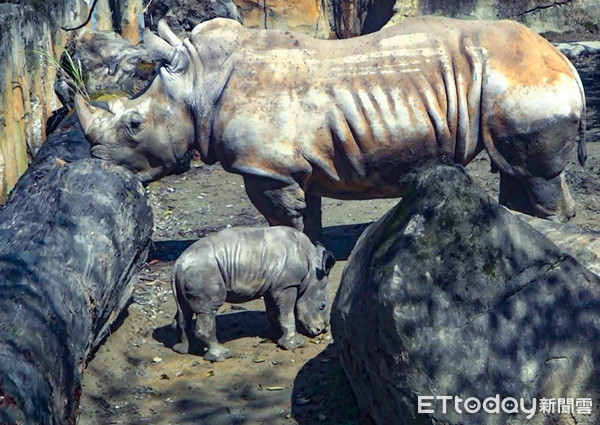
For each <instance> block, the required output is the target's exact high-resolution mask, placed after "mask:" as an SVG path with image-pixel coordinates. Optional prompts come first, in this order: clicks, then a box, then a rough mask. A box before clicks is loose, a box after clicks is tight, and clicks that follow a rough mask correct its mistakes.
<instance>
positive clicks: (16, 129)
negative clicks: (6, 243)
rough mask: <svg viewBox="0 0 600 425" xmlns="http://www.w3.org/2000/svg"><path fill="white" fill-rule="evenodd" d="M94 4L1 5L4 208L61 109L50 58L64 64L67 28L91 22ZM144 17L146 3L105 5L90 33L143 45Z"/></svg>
mask: <svg viewBox="0 0 600 425" xmlns="http://www.w3.org/2000/svg"><path fill="white" fill-rule="evenodd" d="M91 2H92V0H88V1H86V0H9V1H6V0H0V63H2V66H1V67H0V204H3V203H4V202H5V201H6V195H7V192H8V191H9V190H10V189H11V188H12V187H13V186H14V185H15V183H16V181H17V179H18V178H19V176H20V175H21V174H23V172H24V171H25V170H26V169H27V166H28V163H29V161H30V160H31V158H32V156H33V155H34V154H35V153H36V152H37V150H38V149H39V147H40V145H41V143H42V141H43V140H45V139H46V134H45V133H46V132H45V123H46V119H47V118H48V117H49V116H50V114H51V113H52V111H53V110H54V109H57V108H58V107H59V106H60V103H59V102H58V100H57V98H56V96H55V95H54V92H53V84H54V81H55V78H56V69H55V67H54V66H53V65H52V64H51V61H50V60H48V58H55V59H58V58H59V57H60V54H61V53H62V48H63V46H64V45H65V44H66V42H67V41H68V39H69V38H70V37H71V36H72V35H73V34H74V33H75V32H74V31H73V32H66V31H63V30H61V27H63V26H65V27H74V26H78V25H79V24H81V23H83V22H85V20H86V18H87V16H88V12H89V8H90V6H91ZM141 12H142V0H108V1H106V0H99V1H98V4H97V7H96V10H95V13H94V14H93V16H92V19H91V20H90V22H89V23H88V25H87V27H89V28H94V29H99V30H112V29H116V30H118V31H119V32H120V33H121V34H122V35H123V36H125V37H127V38H129V39H131V40H132V41H134V42H137V41H138V40H139V23H140V22H141V19H140V18H139V17H141ZM40 52H43V53H40ZM45 55H49V56H48V58H44V56H45Z"/></svg>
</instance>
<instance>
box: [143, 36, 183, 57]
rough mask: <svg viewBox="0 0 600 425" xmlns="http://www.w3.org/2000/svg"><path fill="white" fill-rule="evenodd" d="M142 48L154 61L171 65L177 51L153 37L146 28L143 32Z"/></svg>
mask: <svg viewBox="0 0 600 425" xmlns="http://www.w3.org/2000/svg"><path fill="white" fill-rule="evenodd" d="M144 46H145V47H146V50H148V54H149V55H150V57H151V58H152V59H154V60H155V61H164V62H166V63H171V62H173V60H174V59H175V55H176V53H177V50H176V49H175V48H174V47H173V46H171V45H170V44H169V43H167V42H166V41H165V40H163V39H162V38H160V37H158V36H157V35H154V34H153V33H152V31H150V30H149V29H148V28H146V29H145V30H144Z"/></svg>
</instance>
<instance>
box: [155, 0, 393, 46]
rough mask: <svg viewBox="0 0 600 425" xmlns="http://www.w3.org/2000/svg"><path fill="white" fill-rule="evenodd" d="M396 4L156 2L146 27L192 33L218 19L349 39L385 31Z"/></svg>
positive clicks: (341, 0) (348, 0)
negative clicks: (163, 23) (163, 26)
mask: <svg viewBox="0 0 600 425" xmlns="http://www.w3.org/2000/svg"><path fill="white" fill-rule="evenodd" d="M393 5H394V3H393V2H391V1H373V0H325V1H321V0H295V1H285V0H167V1H161V2H152V3H150V6H149V8H148V12H147V13H146V15H145V19H146V26H147V27H149V28H152V29H155V28H156V25H157V24H158V20H159V19H160V18H162V17H165V18H166V19H167V22H168V23H169V25H170V26H171V28H173V30H174V31H175V32H184V31H191V30H192V29H193V28H194V27H195V26H196V25H197V24H199V23H200V22H203V21H205V20H208V19H212V18H215V17H223V18H231V19H236V20H237V21H239V22H243V23H244V25H246V26H247V27H249V28H260V29H274V28H277V29H287V30H291V31H298V32H302V33H305V34H309V35H311V36H314V37H317V38H326V39H328V38H348V37H355V36H357V35H360V34H363V33H368V32H373V31H376V30H378V29H379V28H381V27H382V26H383V25H384V24H385V23H386V22H387V21H388V19H389V18H390V17H391V16H392V14H393V10H392V7H393Z"/></svg>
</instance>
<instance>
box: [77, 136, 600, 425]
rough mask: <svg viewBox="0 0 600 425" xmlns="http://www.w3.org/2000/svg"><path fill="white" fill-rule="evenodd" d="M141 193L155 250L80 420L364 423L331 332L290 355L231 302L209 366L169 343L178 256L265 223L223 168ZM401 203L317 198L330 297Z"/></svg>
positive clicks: (594, 204)
mask: <svg viewBox="0 0 600 425" xmlns="http://www.w3.org/2000/svg"><path fill="white" fill-rule="evenodd" d="M588 147H589V156H590V157H589V160H588V165H587V167H586V168H585V169H582V168H581V167H580V166H579V165H577V164H576V163H575V158H573V163H572V164H571V165H570V167H569V170H568V181H569V185H570V188H571V191H572V193H573V196H574V198H575V201H576V202H577V205H578V215H577V217H575V218H574V219H573V220H572V222H573V223H575V224H578V225H582V226H586V227H591V228H596V229H600V223H598V220H599V217H600V216H599V215H598V210H599V209H600V203H599V202H598V201H599V199H598V198H599V196H600V179H599V174H600V170H599V168H598V159H597V158H600V144H598V143H595V144H589V145H588ZM573 156H575V155H573ZM467 168H468V169H469V171H470V173H471V174H473V175H474V176H475V180H476V181H477V182H478V183H479V184H480V185H482V186H483V187H484V188H485V189H486V190H487V191H488V192H490V193H491V194H497V185H498V178H497V175H493V174H491V173H490V172H489V162H488V160H487V156H486V155H485V154H481V155H480V156H479V157H478V158H476V159H475V160H474V161H473V162H472V163H471V164H470V165H469V167H467ZM148 193H149V197H150V201H151V205H152V208H153V211H154V217H155V231H154V250H153V252H152V253H151V255H150V258H149V259H148V263H147V265H146V266H145V267H144V269H143V270H142V272H141V274H140V276H139V279H138V281H137V283H136V284H135V293H134V296H133V299H132V302H131V304H130V305H129V308H128V311H127V312H126V313H125V314H123V315H122V320H120V321H119V323H117V324H116V325H115V326H114V327H113V330H112V333H111V335H110V336H109V337H108V338H107V340H106V342H105V344H104V345H103V346H102V347H101V348H100V349H99V351H98V352H97V353H96V355H95V358H94V359H93V360H92V361H91V362H90V364H89V366H88V368H87V370H86V372H85V374H84V380H83V385H84V388H83V396H82V400H81V418H80V421H79V423H80V424H94V425H96V424H98V425H101V424H102V425H104V424H206V425H221V424H223V425H230V424H242V423H246V424H301V425H309V424H335V425H358V424H365V425H370V424H371V422H370V421H369V420H368V419H367V418H363V417H361V416H360V414H359V412H358V409H357V407H356V403H355V400H354V399H353V396H352V393H351V390H350V388H349V385H348V382H347V381H346V378H345V376H344V374H343V371H342V368H341V366H340V364H339V362H338V360H337V355H336V348H335V346H334V344H333V343H332V341H331V335H330V334H329V333H328V334H325V335H322V336H320V337H318V338H316V339H312V340H310V343H309V344H308V346H307V347H305V348H302V349H298V350H296V351H294V352H291V351H284V350H281V349H279V348H278V347H277V346H276V345H275V343H274V342H273V341H271V340H269V339H268V338H267V337H266V333H265V331H266V328H267V319H266V316H265V313H264V305H263V303H262V301H260V300H258V301H253V302H250V303H246V304H242V305H236V306H232V305H228V304H227V305H225V306H223V308H222V310H221V311H220V313H221V314H220V315H219V316H218V319H217V326H218V335H219V339H220V340H221V341H222V342H224V343H225V344H226V345H227V346H228V347H230V348H231V349H232V351H233V352H234V353H235V357H233V358H231V359H228V360H227V361H225V362H223V363H210V362H207V361H204V360H203V358H202V347H199V346H196V347H193V349H194V350H193V354H189V355H181V354H178V353H175V352H174V351H172V350H171V349H170V348H169V347H170V346H172V344H173V343H174V340H173V338H174V335H173V331H171V329H170V327H169V324H170V322H171V320H172V318H173V315H174V312H175V303H174V299H173V296H172V294H171V287H170V273H171V267H172V265H173V260H174V259H175V258H177V256H178V255H179V254H180V253H181V252H182V251H183V250H184V249H185V247H187V246H188V245H189V244H190V243H192V242H193V241H194V240H197V239H198V238H199V237H203V236H205V235H207V234H209V233H212V232H215V231H217V230H219V229H221V228H224V227H227V226H241V225H246V226H264V225H266V222H265V220H264V219H263V217H262V216H261V215H260V214H259V213H258V212H257V211H256V210H255V209H254V207H253V206H252V205H251V204H250V202H249V201H248V199H247V197H246V194H245V191H244V188H243V185H242V179H241V177H239V176H237V175H233V174H229V173H226V172H225V171H223V170H222V169H221V168H220V167H218V166H213V167H207V166H203V165H201V164H200V163H194V164H193V168H192V169H191V170H190V171H189V172H187V173H186V174H183V175H180V176H171V177H167V178H164V179H163V180H161V181H160V182H155V183H153V184H151V185H150V186H149V187H148ZM494 196H497V195H494ZM397 202H398V200H397V199H396V200H394V199H389V200H371V201H338V200H334V199H325V200H324V202H323V212H324V214H323V224H324V226H325V238H324V239H325V243H326V245H327V246H328V247H329V248H330V249H332V250H333V251H334V254H335V255H336V257H337V258H338V260H339V261H338V263H337V264H336V266H335V267H334V269H333V271H332V273H331V279H330V280H331V287H330V292H331V297H330V298H331V299H333V296H334V294H335V291H336V289H337V287H338V285H339V281H340V277H341V273H342V270H343V268H344V265H345V263H346V261H345V260H346V259H347V257H348V254H349V252H350V251H351V249H352V246H353V245H354V242H355V241H356V238H357V237H358V235H359V234H360V233H361V232H362V230H364V228H365V227H366V225H367V224H368V223H370V222H372V221H374V220H377V219H378V218H379V217H381V216H382V215H383V214H384V213H385V212H386V211H387V210H388V209H389V208H390V207H392V206H393V205H395V204H396V203H397Z"/></svg>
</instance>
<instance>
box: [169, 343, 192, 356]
mask: <svg viewBox="0 0 600 425" xmlns="http://www.w3.org/2000/svg"><path fill="white" fill-rule="evenodd" d="M173 351H176V352H178V353H179V354H187V353H189V352H190V343H189V342H188V341H182V342H178V343H177V344H175V345H173Z"/></svg>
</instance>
